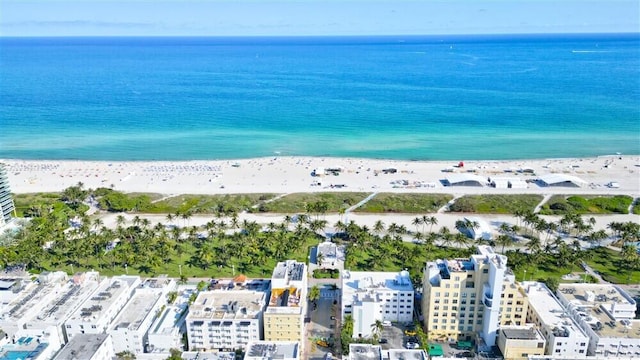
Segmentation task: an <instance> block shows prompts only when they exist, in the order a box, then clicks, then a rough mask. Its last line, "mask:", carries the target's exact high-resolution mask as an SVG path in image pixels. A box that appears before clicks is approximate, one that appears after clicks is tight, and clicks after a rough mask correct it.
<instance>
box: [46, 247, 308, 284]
mask: <svg viewBox="0 0 640 360" xmlns="http://www.w3.org/2000/svg"><path fill="white" fill-rule="evenodd" d="M317 244H318V239H317V238H308V239H307V240H306V241H305V243H304V245H303V246H301V247H300V248H298V249H295V250H294V251H292V252H291V253H289V254H287V255H285V256H283V258H282V259H274V258H267V259H266V261H265V262H262V263H257V262H255V263H253V264H252V266H250V267H249V269H248V270H247V271H245V272H243V274H244V275H246V276H248V277H250V278H263V277H271V273H272V272H273V268H274V267H275V266H276V264H277V262H278V261H284V260H285V259H295V260H298V261H301V262H303V263H307V262H308V261H307V260H308V257H309V252H310V250H311V248H312V247H313V246H316V245H317ZM194 251H195V249H194V248H193V247H187V249H186V251H185V252H184V253H183V254H182V256H178V255H173V256H171V261H170V262H169V263H167V264H162V265H159V266H156V267H154V268H152V269H150V271H143V270H145V269H143V268H142V267H140V266H139V265H132V266H129V267H128V268H126V269H125V268H124V267H123V266H115V267H112V266H111V265H110V260H109V259H108V257H105V258H104V259H103V260H100V261H98V260H97V259H96V258H95V257H92V258H91V259H90V260H89V261H88V265H86V266H82V267H78V266H73V267H72V266H69V265H64V264H60V265H56V266H54V265H52V264H51V262H49V261H43V262H42V267H43V268H44V269H45V270H51V271H53V270H59V271H66V272H67V273H68V274H73V273H75V272H78V271H90V270H96V271H99V272H100V275H103V276H114V275H122V274H127V273H129V274H130V275H140V276H143V277H151V276H157V275H161V274H167V275H168V276H169V277H176V278H177V277H180V266H179V265H180V264H182V274H183V275H185V276H187V277H190V278H191V277H202V278H230V277H233V276H234V275H233V274H234V268H233V267H232V265H236V264H234V263H233V262H229V264H228V265H227V266H223V267H221V268H218V267H211V268H208V269H202V268H200V267H194V266H190V265H187V264H188V262H189V258H190V257H191V256H192V254H193V253H194ZM83 265H84V262H83ZM238 274H239V271H238V268H237V266H236V267H235V275H238Z"/></svg>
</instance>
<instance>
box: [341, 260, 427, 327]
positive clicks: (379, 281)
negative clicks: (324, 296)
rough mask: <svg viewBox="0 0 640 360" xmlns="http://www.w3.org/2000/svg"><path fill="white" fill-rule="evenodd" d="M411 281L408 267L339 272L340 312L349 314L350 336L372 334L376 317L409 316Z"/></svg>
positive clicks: (400, 318)
mask: <svg viewBox="0 0 640 360" xmlns="http://www.w3.org/2000/svg"><path fill="white" fill-rule="evenodd" d="M413 293H414V289H413V284H412V283H411V278H410V276H409V272H408V271H401V272H400V273H395V272H355V271H344V273H343V275H342V316H343V317H344V316H346V315H351V317H352V318H353V337H370V336H372V335H373V331H374V327H372V325H373V324H375V322H376V320H379V321H392V322H410V321H412V320H413Z"/></svg>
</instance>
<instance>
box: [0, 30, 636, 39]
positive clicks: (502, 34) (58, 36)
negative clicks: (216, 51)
mask: <svg viewBox="0 0 640 360" xmlns="http://www.w3.org/2000/svg"><path fill="white" fill-rule="evenodd" d="M590 35H625V36H638V37H640V31H637V32H602V31H594V32H549V33H544V32H513V33H451V34H296V35H283V34H279V35H273V34H257V35H246V34H244V35H178V34H169V35H45V34H42V35H10V36H6V35H1V34H0V39H11V38H25V39H26V38H34V39H41V38H366V37H460V36H469V37H481V36H491V37H506V36H553V37H555V36H590Z"/></svg>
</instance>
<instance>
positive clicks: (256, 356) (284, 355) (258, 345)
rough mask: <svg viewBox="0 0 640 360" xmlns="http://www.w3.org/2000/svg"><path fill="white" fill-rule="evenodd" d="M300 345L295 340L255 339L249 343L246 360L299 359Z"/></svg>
mask: <svg viewBox="0 0 640 360" xmlns="http://www.w3.org/2000/svg"><path fill="white" fill-rule="evenodd" d="M300 356H301V354H300V347H299V344H298V343H297V342H294V341H255V342H251V343H249V344H247V351H245V353H244V360H272V359H278V360H299V359H300V358H301V357H300Z"/></svg>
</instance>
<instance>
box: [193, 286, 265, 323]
mask: <svg viewBox="0 0 640 360" xmlns="http://www.w3.org/2000/svg"><path fill="white" fill-rule="evenodd" d="M265 305H266V293H264V292H262V291H249V290H238V291H236V290H213V291H204V292H201V293H200V294H198V298H197V299H196V301H194V302H193V304H191V306H190V307H189V315H188V317H189V318H190V319H219V320H234V319H254V318H256V317H257V316H258V315H259V313H260V312H261V311H262V310H263V309H264V307H265Z"/></svg>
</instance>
